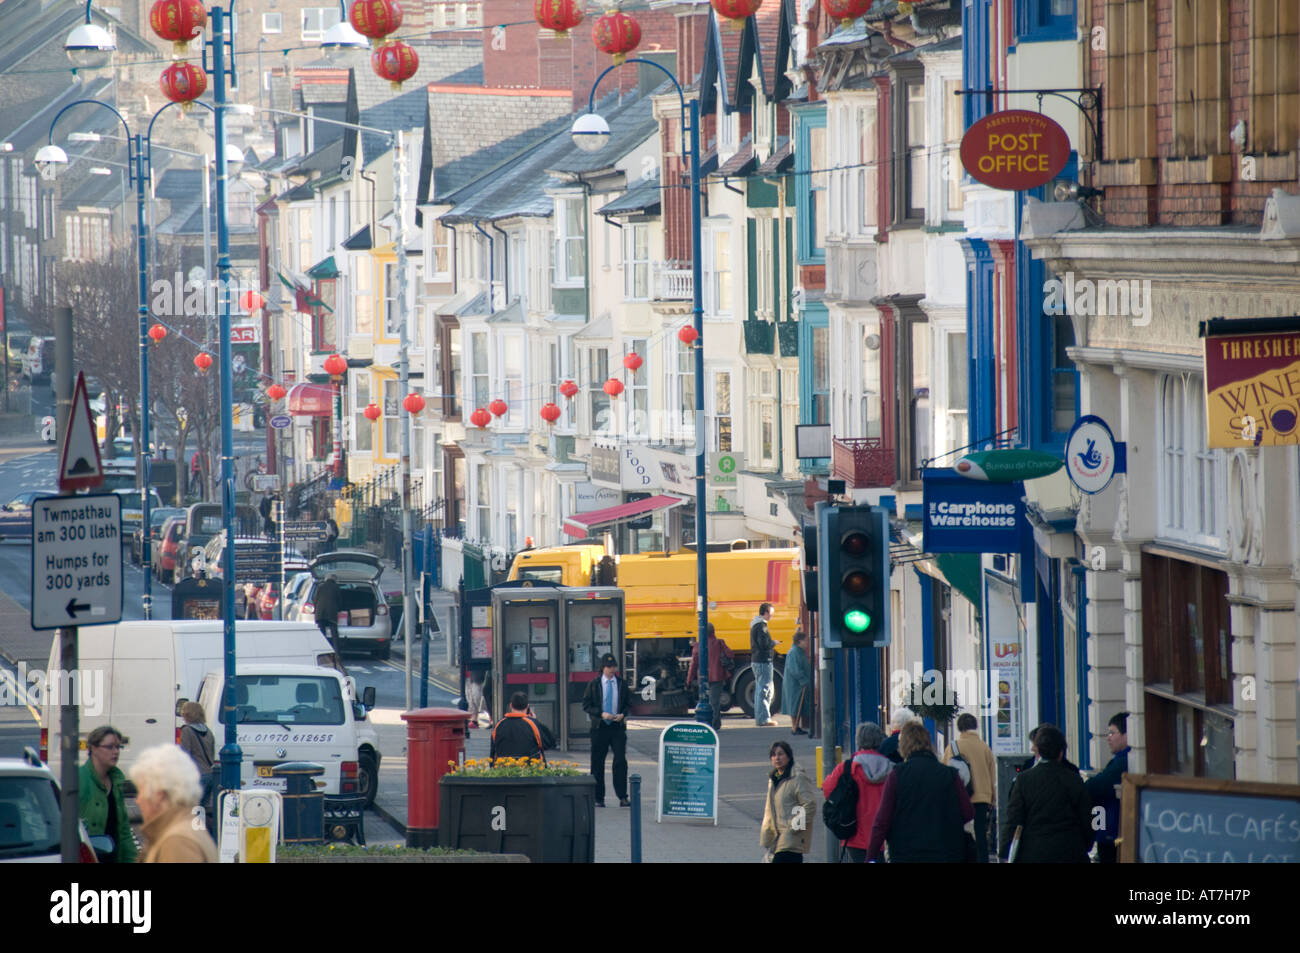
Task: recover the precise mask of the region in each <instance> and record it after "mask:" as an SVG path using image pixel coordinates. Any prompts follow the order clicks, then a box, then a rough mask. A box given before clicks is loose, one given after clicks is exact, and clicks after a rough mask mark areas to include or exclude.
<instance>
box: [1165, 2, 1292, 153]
mask: <svg viewBox="0 0 1300 953" xmlns="http://www.w3.org/2000/svg"><path fill="white" fill-rule="evenodd" d="M1173 15H1174V144H1173V154H1174V155H1176V156H1206V155H1221V154H1224V153H1227V152H1228V127H1229V122H1228V82H1229V75H1228V0H1196V2H1195V3H1175V4H1174V5H1173ZM1290 58H1291V59H1292V60H1293V61H1294V59H1295V49H1294V47H1293V48H1292V49H1291V50H1290Z"/></svg>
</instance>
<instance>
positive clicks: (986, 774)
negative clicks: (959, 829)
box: [943, 712, 998, 864]
mask: <svg viewBox="0 0 1300 953" xmlns="http://www.w3.org/2000/svg"><path fill="white" fill-rule="evenodd" d="M978 728H979V722H978V721H977V720H976V719H975V716H974V715H972V714H971V713H970V712H963V713H962V714H960V715H958V716H957V731H958V732H959V734H958V735H957V737H956V738H954V739H953V740H952V741H950V742H949V743H948V747H947V748H946V749H945V750H944V753H943V763H944V764H946V765H949V766H951V767H954V768H956V769H957V773H958V774H959V775H961V776H962V781H963V782H964V783H965V784H966V793H967V794H969V795H970V799H971V803H972V804H973V805H974V806H975V862H976V863H979V864H987V863H988V862H989V843H988V828H989V805H991V804H993V803H994V798H995V797H996V795H997V777H998V766H997V760H996V759H995V758H994V757H993V752H992V751H991V750H990V749H989V746H988V745H986V744H985V743H984V741H983V740H982V739H981V738H980V736H979V732H978Z"/></svg>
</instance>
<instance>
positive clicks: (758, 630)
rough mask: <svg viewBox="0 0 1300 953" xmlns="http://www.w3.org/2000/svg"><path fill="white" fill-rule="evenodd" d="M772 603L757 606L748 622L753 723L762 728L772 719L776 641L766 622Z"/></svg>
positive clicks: (769, 620) (770, 613)
mask: <svg viewBox="0 0 1300 953" xmlns="http://www.w3.org/2000/svg"><path fill="white" fill-rule="evenodd" d="M772 615H773V609H772V603H770V602H764V603H763V604H762V605H761V606H759V607H758V615H756V616H754V619H753V621H752V622H750V624H749V667H750V668H751V669H752V670H753V672H754V724H756V725H757V726H758V727H760V728H763V727H766V726H767V725H774V724H776V722H774V721H773V720H772V713H771V706H772V653H773V650H774V648H775V645H776V643H775V642H774V641H772V632H771V630H770V629H769V628H768V623H769V622H771V621H772Z"/></svg>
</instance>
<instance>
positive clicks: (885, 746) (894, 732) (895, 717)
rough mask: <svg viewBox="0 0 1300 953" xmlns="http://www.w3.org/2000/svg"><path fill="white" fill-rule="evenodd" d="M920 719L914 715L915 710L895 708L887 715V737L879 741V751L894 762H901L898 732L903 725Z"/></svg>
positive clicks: (917, 721)
mask: <svg viewBox="0 0 1300 953" xmlns="http://www.w3.org/2000/svg"><path fill="white" fill-rule="evenodd" d="M920 720H921V719H920V718H917V717H916V712H914V711H912V709H910V708H895V709H894V713H893V714H892V715H890V716H889V737H888V738H886V739H885V740H884V741H883V742H882V743H881V745H880V753H881V754H883V755H884V756H885V757H886V758H888V759H889V760H890V761H892V762H894V764H902V763H903V756H902V755H901V754H899V752H898V735H899V732H901V731H902V730H903V727H904V726H905V725H910V724H913V723H919V722H920Z"/></svg>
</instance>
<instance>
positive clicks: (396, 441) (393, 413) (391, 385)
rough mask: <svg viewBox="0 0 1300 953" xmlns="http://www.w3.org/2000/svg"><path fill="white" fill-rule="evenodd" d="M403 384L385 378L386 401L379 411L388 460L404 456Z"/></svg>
mask: <svg viewBox="0 0 1300 953" xmlns="http://www.w3.org/2000/svg"><path fill="white" fill-rule="evenodd" d="M401 387H402V382H401V381H400V380H398V379H397V378H395V377H385V378H384V383H383V393H384V400H383V403H382V404H380V406H379V409H380V410H382V411H383V412H384V413H383V416H382V417H380V418H379V419H380V421H381V422H382V425H383V435H384V456H385V457H386V458H388V459H390V460H391V459H394V458H400V457H401V455H402V407H401V396H402V392H401Z"/></svg>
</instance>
